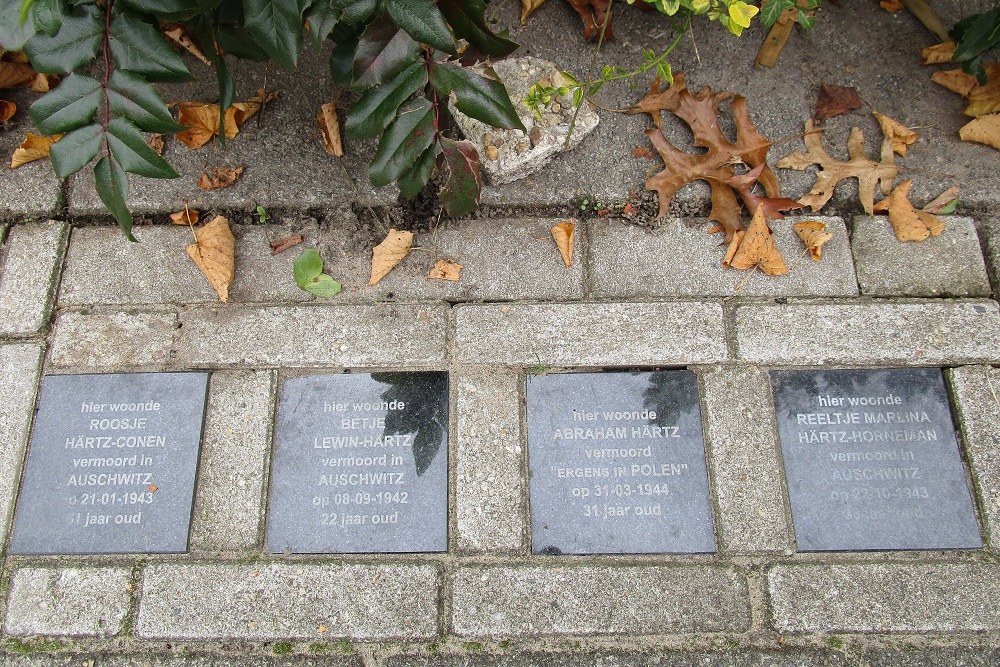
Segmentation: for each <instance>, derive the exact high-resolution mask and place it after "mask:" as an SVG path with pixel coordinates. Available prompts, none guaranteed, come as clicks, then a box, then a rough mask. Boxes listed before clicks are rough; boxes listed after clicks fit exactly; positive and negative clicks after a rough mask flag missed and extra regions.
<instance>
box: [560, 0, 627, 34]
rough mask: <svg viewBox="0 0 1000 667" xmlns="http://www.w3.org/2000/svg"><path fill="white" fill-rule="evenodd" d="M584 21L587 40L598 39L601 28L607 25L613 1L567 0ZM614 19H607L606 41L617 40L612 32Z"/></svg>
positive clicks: (584, 32)
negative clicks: (609, 9)
mask: <svg viewBox="0 0 1000 667" xmlns="http://www.w3.org/2000/svg"><path fill="white" fill-rule="evenodd" d="M566 2H568V3H569V6H570V7H572V8H573V11H575V12H576V13H577V14H579V15H580V18H581V19H582V20H583V36H584V37H586V38H587V39H596V38H597V36H598V35H600V34H601V26H602V25H603V24H604V23H605V16H606V15H607V14H608V8H609V7H610V6H611V0H566ZM612 22H613V19H612V17H611V16H608V17H607V27H606V28H605V30H604V41H609V40H612V39H614V38H615V35H614V33H613V32H612V31H611V24H612Z"/></svg>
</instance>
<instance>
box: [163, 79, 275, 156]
mask: <svg viewBox="0 0 1000 667" xmlns="http://www.w3.org/2000/svg"><path fill="white" fill-rule="evenodd" d="M277 96H278V91H276V90H272V91H271V92H267V91H264V90H259V91H257V95H256V96H254V97H251V98H250V99H249V100H246V101H243V102H234V103H233V105H232V106H230V107H229V108H228V109H226V114H225V118H224V120H223V128H222V131H221V132H220V130H219V105H218V104H205V103H204V102H178V103H177V122H178V123H180V124H181V125H184V126H186V127H187V129H185V130H182V131H181V132H178V133H177V135H176V136H177V139H178V140H179V141H180V142H181V143H182V144H184V145H185V146H187V147H188V148H192V149H194V148H201V147H202V146H204V145H205V144H207V143H208V142H209V141H211V140H212V137H216V136H219V135H220V134H223V133H224V134H225V137H226V139H234V138H236V135H237V134H239V133H240V128H241V127H242V126H243V124H244V123H246V122H247V121H248V120H250V119H251V118H252V117H253V116H254V115H255V114H256V113H257V112H258V111H260V109H261V106H262V105H263V104H266V103H267V102H270V101H271V100H273V99H274V98H276V97H277Z"/></svg>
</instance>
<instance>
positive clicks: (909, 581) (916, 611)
mask: <svg viewBox="0 0 1000 667" xmlns="http://www.w3.org/2000/svg"><path fill="white" fill-rule="evenodd" d="M997 577H1000V567H998V566H997V565H992V564H985V563H933V564H881V563H857V564H841V565H777V566H774V567H773V568H771V570H770V572H769V573H768V579H767V581H768V583H767V586H768V591H769V594H770V598H771V619H772V622H773V623H774V626H775V628H776V629H777V630H778V631H779V632H876V631H877V632H963V631H972V632H974V631H987V630H996V629H997V628H998V627H1000V609H998V608H997V606H996V605H995V604H994V603H993V596H992V592H993V590H994V588H995V585H996V581H997Z"/></svg>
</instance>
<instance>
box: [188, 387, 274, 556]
mask: <svg viewBox="0 0 1000 667" xmlns="http://www.w3.org/2000/svg"><path fill="white" fill-rule="evenodd" d="M273 414H274V373H273V372H270V371H217V372H215V373H213V374H212V381H211V384H210V385H209V395H208V410H207V413H206V418H205V435H204V437H203V438H202V445H201V465H200V466H199V472H198V493H197V494H196V500H195V506H194V516H193V518H192V523H191V551H192V552H234V551H236V552H238V551H245V550H247V549H250V548H252V547H254V546H255V545H256V544H257V543H258V542H259V538H260V521H261V515H262V513H263V488H264V471H265V469H266V467H267V461H268V457H269V455H270V453H271V416H272V415H273Z"/></svg>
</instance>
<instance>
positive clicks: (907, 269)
mask: <svg viewBox="0 0 1000 667" xmlns="http://www.w3.org/2000/svg"><path fill="white" fill-rule="evenodd" d="M943 220H944V221H945V227H944V232H942V234H941V235H940V236H932V237H930V238H928V239H926V240H924V241H920V242H902V241H899V240H897V239H896V234H895V232H893V230H892V225H890V224H889V220H888V218H883V217H878V218H876V217H871V216H859V217H856V218H854V221H853V232H852V234H851V249H852V250H853V252H854V260H855V263H856V265H857V272H858V282H859V283H860V285H861V293H862V294H864V295H867V296H923V297H931V296H953V297H976V296H989V295H990V280H989V278H988V277H987V275H986V264H985V262H984V261H983V252H982V249H981V248H980V245H979V237H978V235H977V234H976V224H975V222H974V221H973V220H972V219H971V218H961V217H955V216H948V217H945V218H943Z"/></svg>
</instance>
